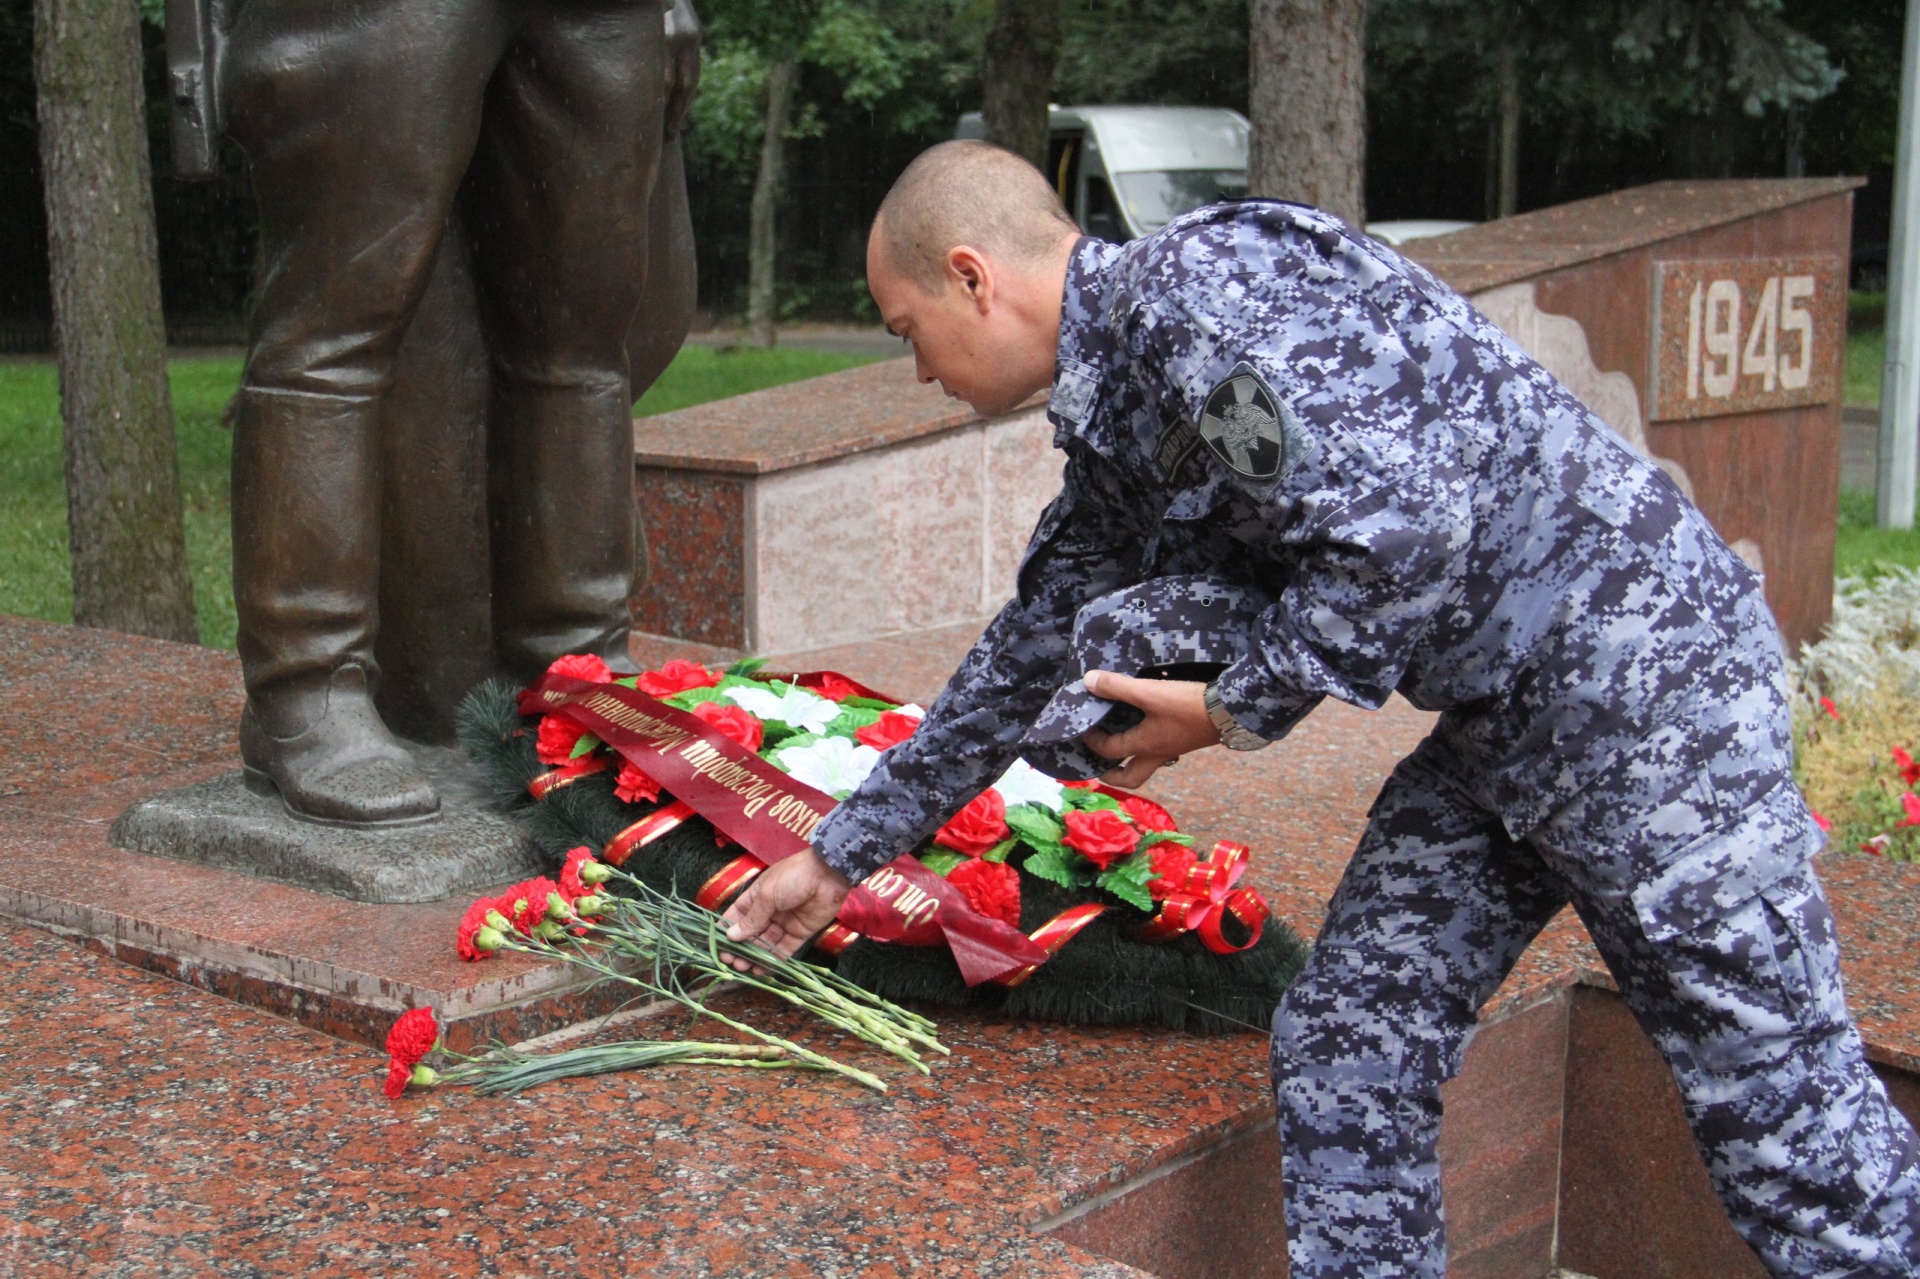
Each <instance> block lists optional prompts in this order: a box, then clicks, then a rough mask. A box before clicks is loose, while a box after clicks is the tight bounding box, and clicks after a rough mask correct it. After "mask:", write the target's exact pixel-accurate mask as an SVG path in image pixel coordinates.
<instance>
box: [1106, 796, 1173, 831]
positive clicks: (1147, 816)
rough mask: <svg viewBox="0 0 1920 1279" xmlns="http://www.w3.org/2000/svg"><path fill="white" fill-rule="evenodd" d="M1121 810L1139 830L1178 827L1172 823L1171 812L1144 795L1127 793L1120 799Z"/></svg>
mask: <svg viewBox="0 0 1920 1279" xmlns="http://www.w3.org/2000/svg"><path fill="white" fill-rule="evenodd" d="M1120 808H1121V811H1123V812H1125V813H1126V815H1127V816H1129V817H1131V818H1133V824H1134V825H1135V826H1138V827H1139V828H1140V829H1141V830H1173V831H1177V830H1179V829H1180V828H1179V827H1178V826H1175V825H1174V824H1173V814H1172V813H1169V812H1168V811H1167V810H1166V809H1164V808H1162V807H1160V805H1158V804H1156V803H1154V802H1153V801H1152V800H1150V799H1148V798H1147V797H1146V796H1144V795H1128V796H1126V797H1125V798H1123V799H1122V800H1121V801H1120Z"/></svg>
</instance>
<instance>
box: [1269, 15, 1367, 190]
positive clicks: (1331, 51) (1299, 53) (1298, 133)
mask: <svg viewBox="0 0 1920 1279" xmlns="http://www.w3.org/2000/svg"><path fill="white" fill-rule="evenodd" d="M1247 16H1248V21H1249V24H1250V25H1249V30H1248V36H1249V39H1248V42H1247V44H1248V50H1249V54H1250V61H1251V64H1252V65H1251V67H1250V68H1249V70H1250V72H1251V77H1252V83H1251V85H1250V87H1249V92H1248V98H1249V105H1250V107H1251V112H1250V113H1251V115H1252V116H1253V154H1252V157H1251V161H1252V162H1251V164H1250V165H1249V166H1248V167H1249V174H1248V176H1249V178H1250V180H1251V188H1252V193H1253V194H1254V195H1265V196H1277V197H1279V198H1281V199H1286V200H1301V201H1305V202H1306V203H1308V204H1312V205H1317V206H1318V207H1320V208H1322V209H1325V210H1326V211H1327V212H1328V213H1332V214H1335V215H1337V216H1339V217H1342V218H1345V219H1346V220H1347V222H1348V223H1349V224H1350V225H1352V226H1354V227H1359V226H1361V225H1363V224H1364V223H1365V221H1366V189H1365V185H1364V181H1363V180H1364V178H1365V175H1366V158H1367V154H1366V153H1367V99H1366V62H1365V57H1366V21H1367V6H1366V0H1251V3H1250V4H1249V5H1248V7H1247Z"/></svg>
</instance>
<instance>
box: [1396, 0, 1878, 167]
mask: <svg viewBox="0 0 1920 1279" xmlns="http://www.w3.org/2000/svg"><path fill="white" fill-rule="evenodd" d="M1782 15H1783V7H1782V0H1611V2H1609V3H1586V4H1579V5H1568V4H1562V3H1558V0H1501V2H1499V3H1491V4H1486V3H1476V2H1475V0H1372V2H1371V3H1370V4H1369V5H1368V8H1367V24H1368V41H1369V45H1370V53H1371V56H1372V59H1373V62H1374V65H1375V69H1376V73H1377V74H1380V75H1382V78H1383V79H1384V81H1385V82H1386V83H1387V84H1389V85H1394V84H1399V85H1401V86H1402V87H1403V88H1405V89H1407V90H1408V91H1409V92H1411V93H1415V94H1417V93H1418V89H1417V88H1416V87H1415V85H1416V84H1417V83H1418V82H1420V81H1423V80H1425V79H1427V78H1428V77H1430V76H1433V75H1435V74H1443V75H1447V76H1453V75H1457V74H1458V73H1459V71H1460V69H1461V68H1462V67H1472V68H1474V70H1475V73H1476V74H1475V75H1474V83H1473V86H1472V89H1471V95H1472V96H1471V105H1470V108H1469V109H1470V110H1471V111H1472V112H1473V113H1475V114H1477V115H1479V116H1480V117H1481V118H1487V117H1490V116H1491V115H1492V114H1493V113H1494V110H1495V99H1496V94H1497V86H1496V76H1495V66H1496V64H1497V62H1498V60H1499V58H1500V56H1501V50H1502V49H1503V48H1507V49H1511V50H1512V52H1513V55H1514V57H1515V59H1516V62H1517V65H1518V68H1519V74H1520V79H1521V83H1522V86H1523V87H1522V94H1521V98H1522V102H1523V106H1524V110H1525V114H1526V116H1527V117H1529V118H1531V119H1534V120H1540V119H1542V118H1545V117H1549V116H1575V117H1578V118H1580V119H1582V120H1584V121H1586V122H1587V123H1588V124H1589V125H1591V126H1593V127H1594V128H1595V129H1596V130H1597V131H1598V132H1601V133H1603V134H1615V135H1618V134H1626V135H1631V136H1637V137H1644V136H1647V135H1649V134H1651V133H1652V132H1653V131H1654V130H1655V129H1656V128H1657V127H1658V126H1659V125H1660V124H1661V123H1662V122H1663V121H1665V120H1668V119H1671V118H1672V117H1675V116H1682V115H1693V116H1704V115H1712V114H1714V113H1716V112H1718V111H1722V110H1724V109H1727V108H1729V107H1735V108H1737V109H1739V110H1741V111H1743V112H1745V113H1746V114H1747V115H1750V116H1758V115H1760V114H1761V113H1762V112H1763V111H1765V110H1766V109H1767V108H1768V107H1784V106H1786V105H1787V104H1789V103H1791V102H1810V101H1813V100H1815V99H1818V98H1821V97H1824V96H1825V95H1826V94H1828V93H1830V92H1832V90H1833V89H1834V87H1835V86H1836V85H1837V84H1838V83H1839V82H1840V79H1841V77H1842V73H1841V72H1840V71H1839V70H1838V69H1837V68H1835V67H1833V66H1832V65H1831V64H1830V63H1829V62H1828V61H1827V57H1826V52H1825V50H1824V49H1822V48H1821V46H1820V45H1819V44H1817V43H1816V42H1814V41H1813V40H1811V39H1809V38H1808V37H1807V36H1805V35H1803V34H1802V33H1801V32H1799V31H1798V30H1796V29H1795V28H1794V27H1793V26H1791V25H1789V23H1788V22H1787V21H1786V19H1785V18H1784V17H1783V16H1782Z"/></svg>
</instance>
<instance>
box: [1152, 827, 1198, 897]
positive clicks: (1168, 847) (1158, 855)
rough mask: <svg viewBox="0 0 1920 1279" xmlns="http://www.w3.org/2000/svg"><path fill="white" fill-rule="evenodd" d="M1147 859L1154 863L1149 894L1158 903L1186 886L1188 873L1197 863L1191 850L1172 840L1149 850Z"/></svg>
mask: <svg viewBox="0 0 1920 1279" xmlns="http://www.w3.org/2000/svg"><path fill="white" fill-rule="evenodd" d="M1147 857H1148V858H1149V859H1150V860H1151V861H1152V863H1153V873H1154V878H1153V879H1150V880H1148V881H1147V894H1148V895H1149V896H1151V897H1152V898H1153V900H1155V901H1157V902H1159V901H1165V900H1166V899H1167V898H1169V897H1171V896H1173V894H1174V893H1175V892H1176V891H1177V890H1179V889H1180V888H1183V887H1184V886H1185V885H1186V882H1187V873H1188V872H1189V871H1191V870H1192V869H1193V864H1194V861H1195V858H1194V855H1193V850H1192V849H1191V848H1188V847H1187V846H1186V845H1184V844H1176V843H1174V842H1173V841H1172V840H1168V841H1167V842H1165V843H1162V844H1155V845H1154V846H1153V847H1152V848H1149V849H1148V850H1147Z"/></svg>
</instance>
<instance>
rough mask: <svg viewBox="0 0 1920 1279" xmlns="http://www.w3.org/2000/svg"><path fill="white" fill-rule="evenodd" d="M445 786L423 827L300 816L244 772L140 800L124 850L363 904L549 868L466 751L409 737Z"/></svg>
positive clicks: (115, 837) (438, 894) (473, 888)
mask: <svg viewBox="0 0 1920 1279" xmlns="http://www.w3.org/2000/svg"><path fill="white" fill-rule="evenodd" d="M409 748H410V749H411V751H412V753H413V756H414V759H415V760H416V761H417V762H418V763H419V764H420V767H421V770H422V771H423V772H425V773H426V775H427V777H428V778H429V779H430V780H431V781H432V783H433V787H434V789H435V790H436V791H438V792H439V794H440V814H439V816H438V817H437V818H435V819H433V820H431V821H427V822H423V823H421V824H419V825H417V826H408V827H401V828H387V829H379V828H374V829H365V828H359V829H356V828H352V827H344V826H321V825H316V824H314V823H312V822H304V821H300V820H299V819H297V818H295V817H292V816H290V815H289V814H288V813H287V811H286V808H285V807H284V806H283V805H282V804H281V802H280V800H279V799H278V798H277V797H274V796H265V795H257V794H255V793H253V792H252V791H250V790H248V789H247V787H246V785H245V783H244V782H243V781H242V779H241V775H240V774H239V773H231V774H229V775H227V776H225V777H219V778H216V779H214V780H213V781H210V782H202V783H201V784H200V785H198V786H188V787H184V788H182V789H180V790H174V791H165V792H162V793H161V794H158V795H151V796H148V797H147V798H145V799H143V800H140V801H139V802H138V803H136V804H134V805H133V806H132V807H131V808H128V809H127V811H126V812H124V813H122V814H121V815H120V818H119V820H117V821H116V822H114V824H113V829H112V830H111V831H110V832H109V834H108V836H107V839H108V841H109V842H110V843H112V844H113V845H114V846H115V847H116V848H124V849H127V850H129V851H132V852H137V853H147V854H150V855H153V856H158V857H171V858H175V859H177V860H180V861H190V862H199V863H201V864H202V865H206V866H216V867H219V868H220V869H222V870H235V871H241V872H244V873H246V874H249V875H257V876H259V877H261V878H263V879H273V880H278V881H280V882H281V883H284V884H294V885H297V886H299V887H301V888H311V889H317V890H319V891H321V892H328V893H333V894H335V895H336V896H340V897H347V898H351V899H352V900H354V901H362V902H380V903H396V902H431V901H440V900H443V899H445V898H447V897H451V896H454V895H455V894H460V893H475V892H478V891H479V890H481V889H484V888H489V887H492V886H494V885H496V884H504V883H507V882H509V881H511V880H515V879H524V878H526V877H528V876H531V875H538V874H540V873H542V872H543V871H544V870H545V869H546V863H545V860H544V859H543V858H542V857H541V856H540V854H539V852H538V850H537V849H536V848H535V847H534V845H533V841H532V840H531V839H529V838H528V836H527V834H526V832H525V829H524V827H522V826H521V825H520V824H519V823H518V822H515V821H514V820H513V819H512V818H511V817H508V816H507V815H506V814H505V813H504V812H502V811H501V810H500V807H499V805H498V804H496V803H495V802H494V800H493V799H492V798H491V797H490V796H489V795H488V794H487V792H486V791H485V790H484V789H483V788H482V785H481V782H480V778H479V774H478V772H477V770H475V769H474V767H473V766H472V765H471V764H470V763H468V762H467V759H466V757H465V756H464V755H462V754H461V753H460V752H459V751H458V750H457V749H451V748H446V747H435V746H417V745H410V747H409Z"/></svg>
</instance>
